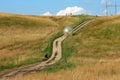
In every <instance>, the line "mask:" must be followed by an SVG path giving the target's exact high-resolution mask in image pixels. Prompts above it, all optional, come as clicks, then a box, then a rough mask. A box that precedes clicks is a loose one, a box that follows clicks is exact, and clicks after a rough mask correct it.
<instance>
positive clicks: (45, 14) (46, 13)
mask: <svg viewBox="0 0 120 80" xmlns="http://www.w3.org/2000/svg"><path fill="white" fill-rule="evenodd" d="M42 15H43V16H52V14H51V13H50V12H45V13H43V14H42Z"/></svg>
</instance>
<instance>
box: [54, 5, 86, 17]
mask: <svg viewBox="0 0 120 80" xmlns="http://www.w3.org/2000/svg"><path fill="white" fill-rule="evenodd" d="M66 14H67V15H70V14H72V15H78V14H86V10H85V9H84V8H82V7H78V6H74V7H67V8H66V9H63V10H60V11H59V12H58V13H57V14H56V15H57V16H65V15H66Z"/></svg>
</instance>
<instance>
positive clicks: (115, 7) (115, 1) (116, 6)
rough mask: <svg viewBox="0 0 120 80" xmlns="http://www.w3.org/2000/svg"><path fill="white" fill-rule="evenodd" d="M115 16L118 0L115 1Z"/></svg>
mask: <svg viewBox="0 0 120 80" xmlns="http://www.w3.org/2000/svg"><path fill="white" fill-rule="evenodd" d="M115 15H117V3H116V0H115Z"/></svg>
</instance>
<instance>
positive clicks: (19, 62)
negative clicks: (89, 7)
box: [0, 13, 92, 71]
mask: <svg viewBox="0 0 120 80" xmlns="http://www.w3.org/2000/svg"><path fill="white" fill-rule="evenodd" d="M91 18H92V17H91V16H66V17H40V16H25V15H13V14H4V13H1V14H0V71H3V70H5V69H11V68H15V67H20V66H23V65H27V64H32V63H36V62H41V61H42V60H44V59H45V57H44V56H45V54H49V55H50V51H51V46H50V44H51V42H52V41H53V39H54V38H55V37H56V36H57V35H59V34H62V32H63V29H64V28H65V27H66V26H73V27H75V26H76V25H78V24H79V23H81V22H83V21H85V20H88V19H91Z"/></svg>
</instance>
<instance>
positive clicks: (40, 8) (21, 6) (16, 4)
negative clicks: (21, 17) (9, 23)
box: [0, 0, 120, 15]
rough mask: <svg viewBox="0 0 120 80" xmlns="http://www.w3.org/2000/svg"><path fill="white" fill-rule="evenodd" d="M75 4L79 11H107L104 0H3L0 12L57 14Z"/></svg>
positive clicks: (96, 13)
mask: <svg viewBox="0 0 120 80" xmlns="http://www.w3.org/2000/svg"><path fill="white" fill-rule="evenodd" d="M116 1H117V4H119V3H120V0H116ZM108 3H109V4H110V5H113V4H114V0H108ZM119 5H120V4H119ZM75 6H76V9H78V11H79V13H81V12H82V11H83V12H84V13H86V14H92V15H104V11H105V3H104V0H1V1H0V12H6V13H13V14H28V15H42V14H48V15H49V14H51V15H56V14H57V13H58V12H60V11H61V10H62V11H63V12H65V10H67V9H66V8H68V7H69V9H70V10H73V9H74V8H75ZM71 8H72V9H71ZM69 9H68V10H69ZM80 9H83V10H80ZM63 12H61V13H63ZM74 12H76V11H74ZM118 12H120V7H118ZM112 14H114V8H113V7H109V15H112Z"/></svg>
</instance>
